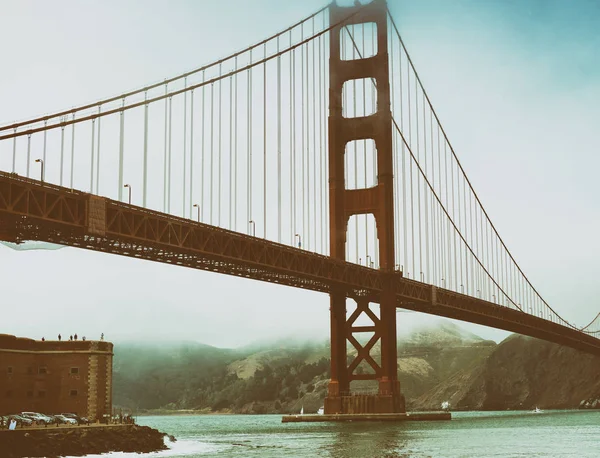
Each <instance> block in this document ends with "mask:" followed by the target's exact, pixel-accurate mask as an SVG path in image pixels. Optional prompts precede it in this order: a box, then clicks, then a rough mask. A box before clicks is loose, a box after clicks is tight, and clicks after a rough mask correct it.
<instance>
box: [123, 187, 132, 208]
mask: <svg viewBox="0 0 600 458" xmlns="http://www.w3.org/2000/svg"><path fill="white" fill-rule="evenodd" d="M123 187H124V188H127V191H128V194H129V205H131V186H129V185H128V184H126V185H124V186H123Z"/></svg>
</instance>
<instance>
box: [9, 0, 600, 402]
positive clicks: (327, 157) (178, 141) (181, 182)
mask: <svg viewBox="0 0 600 458" xmlns="http://www.w3.org/2000/svg"><path fill="white" fill-rule="evenodd" d="M140 165H141V166H140ZM0 170H1V172H0V239H1V240H4V241H10V242H17V243H21V242H24V241H28V240H38V241H45V242H52V243H58V244H61V245H66V246H74V247H80V248H86V249H90V250H96V251H103V252H108V253H114V254H120V255H124V256H131V257H138V258H142V259H149V260H153V261H157V262H164V263H169V264H176V265H181V266H186V267H191V268H196V269H201V270H208V271H213V272H219V273H224V274H228V275H235V276H241V277H246V278H251V279H255V280H261V281H266V282H272V283H279V284H283V285H288V286H292V287H297V288H303V289H308V290H313V291H319V292H323V293H327V294H329V295H330V297H331V306H330V314H331V382H330V386H329V394H328V397H327V399H326V404H325V410H326V412H327V413H344V412H348V411H354V412H355V411H356V408H357V406H356V405H353V404H352V396H351V394H352V390H351V382H352V381H355V380H375V381H377V382H378V386H379V388H378V393H377V394H374V395H372V396H370V398H369V399H367V400H366V402H364V403H362V404H360V409H362V410H361V412H362V413H370V412H379V413H385V412H389V413H392V412H402V411H404V399H403V397H402V394H401V388H400V383H399V381H398V377H397V362H396V361H397V350H396V309H397V308H402V309H408V310H414V311H419V312H424V313H429V314H434V315H439V316H444V317H449V318H455V319H459V320H463V321H468V322H472V323H478V324H482V325H486V326H491V327H495V328H498V329H504V330H507V331H512V332H517V333H521V334H525V335H530V336H533V337H537V338H541V339H545V340H547V341H551V342H556V343H559V344H561V345H566V346H570V347H572V348H576V349H579V350H582V351H586V352H590V353H594V354H600V339H599V338H598V337H600V314H599V315H597V316H596V317H595V318H594V319H593V320H592V321H591V322H590V323H589V324H588V325H586V326H583V327H577V326H575V325H573V324H571V323H569V322H568V321H567V320H566V319H565V318H564V317H562V316H561V315H559V314H558V313H557V312H556V311H555V310H554V309H553V308H552V307H551V306H550V305H549V304H548V303H547V302H546V300H544V298H543V297H542V296H541V294H540V293H539V291H538V290H537V289H536V288H535V287H534V286H533V285H532V284H531V282H530V281H529V279H528V278H527V276H526V275H525V273H524V272H523V270H522V269H521V267H520V266H519V265H518V263H517V262H516V260H515V257H514V255H513V254H512V253H511V252H510V250H509V249H508V247H507V246H506V244H505V242H504V241H503V239H502V238H501V236H500V234H499V233H498V231H497V229H496V227H495V225H494V224H493V223H492V221H491V219H490V216H489V215H488V213H487V212H486V210H485V208H484V206H483V204H482V202H481V200H480V198H479V197H478V195H477V193H476V192H475V190H474V189H473V186H472V184H471V182H470V181H469V179H468V177H467V175H466V173H465V171H464V169H463V167H462V165H461V163H460V161H459V158H458V155H457V152H456V151H455V150H454V148H453V147H452V145H451V143H450V140H449V139H448V136H447V134H446V132H445V131H444V129H443V127H442V124H441V122H440V119H439V117H438V115H437V113H436V111H435V109H434V107H433V104H432V101H431V100H430V98H429V96H428V94H427V92H426V90H425V88H424V86H423V84H422V82H421V79H420V78H419V75H418V73H417V71H416V69H415V66H414V65H413V62H412V60H411V58H410V55H409V53H408V51H407V48H406V46H405V44H404V42H403V40H402V38H401V35H400V32H399V30H398V27H397V26H396V23H395V21H394V19H393V17H392V16H391V14H390V13H389V10H388V9H387V6H386V3H385V1H383V0H374V1H372V2H371V3H368V4H366V5H360V4H356V5H355V6H352V7H340V6H337V5H336V4H335V3H334V4H331V5H329V6H327V7H325V8H323V9H321V10H319V11H317V12H316V13H314V14H313V15H311V16H309V17H307V18H305V19H303V20H301V21H299V22H297V23H296V24H294V25H292V26H290V27H288V28H287V29H285V30H283V31H281V32H279V33H277V34H275V35H273V36H271V37H269V38H267V39H265V40H263V41H261V42H259V43H256V44H254V45H252V46H249V47H248V48H246V49H244V50H242V51H239V52H236V53H233V54H231V55H229V56H227V57H225V58H223V59H220V60H218V61H216V62H213V63H211V64H209V65H205V66H202V67H200V68H197V69H194V70H192V71H189V72H186V73H183V74H180V75H177V76H175V77H172V78H168V79H165V80H164V81H161V82H158V83H155V84H150V85H147V86H144V87H142V88H140V89H138V90H134V91H129V92H126V93H123V94H120V95H117V96H115V97H110V98H107V99H104V100H99V101H97V102H94V103H91V104H86V105H82V106H79V107H76V108H72V109H69V110H65V111H60V112H56V113H51V114H47V115H44V116H38V117H35V118H32V119H28V120H24V121H20V122H15V123H12V124H8V125H4V126H1V127H0ZM359 318H361V319H362V320H363V321H364V320H366V321H367V322H368V325H362V324H361V325H359V324H358V320H359ZM361 323H362V321H361ZM348 344H351V345H352V346H353V347H354V348H355V349H356V356H355V357H353V358H349V355H348V348H347V347H348ZM375 346H378V347H379V348H380V352H378V353H377V354H375V352H374V351H373V349H374V347H375Z"/></svg>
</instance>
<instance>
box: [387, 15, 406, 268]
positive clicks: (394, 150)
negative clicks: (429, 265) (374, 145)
mask: <svg viewBox="0 0 600 458" xmlns="http://www.w3.org/2000/svg"><path fill="white" fill-rule="evenodd" d="M386 20H387V18H386ZM388 46H389V50H390V59H389V60H390V75H391V76H390V93H391V97H390V110H391V113H392V118H393V117H394V108H395V107H396V104H395V102H396V94H395V88H394V74H395V73H394V57H395V56H394V40H393V38H392V37H388ZM400 126H401V127H400V128H401V129H402V128H403V127H402V120H401V121H400ZM397 139H398V136H397V135H396V132H394V133H393V134H392V160H393V163H392V170H393V174H394V187H393V189H394V190H393V194H394V203H393V209H394V270H398V269H397V267H396V264H401V262H400V257H401V253H400V212H399V211H398V210H399V209H400V193H399V192H398V186H399V180H398V169H399V167H398V163H399V158H398V151H397V149H398V140H397Z"/></svg>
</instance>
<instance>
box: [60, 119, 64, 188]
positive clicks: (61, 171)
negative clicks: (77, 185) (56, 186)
mask: <svg viewBox="0 0 600 458" xmlns="http://www.w3.org/2000/svg"><path fill="white" fill-rule="evenodd" d="M64 162H65V126H64V125H62V126H60V185H61V186H62V185H63V171H64V168H65V167H64Z"/></svg>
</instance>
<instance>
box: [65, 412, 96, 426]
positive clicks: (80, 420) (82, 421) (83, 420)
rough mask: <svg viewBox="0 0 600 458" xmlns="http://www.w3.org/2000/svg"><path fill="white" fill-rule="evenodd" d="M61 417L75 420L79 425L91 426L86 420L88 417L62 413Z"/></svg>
mask: <svg viewBox="0 0 600 458" xmlns="http://www.w3.org/2000/svg"><path fill="white" fill-rule="evenodd" d="M61 415H63V416H65V417H67V418H73V419H74V420H75V421H77V424H78V425H89V424H90V421H89V420H88V419H87V418H86V417H80V416H79V415H77V414H75V413H61Z"/></svg>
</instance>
